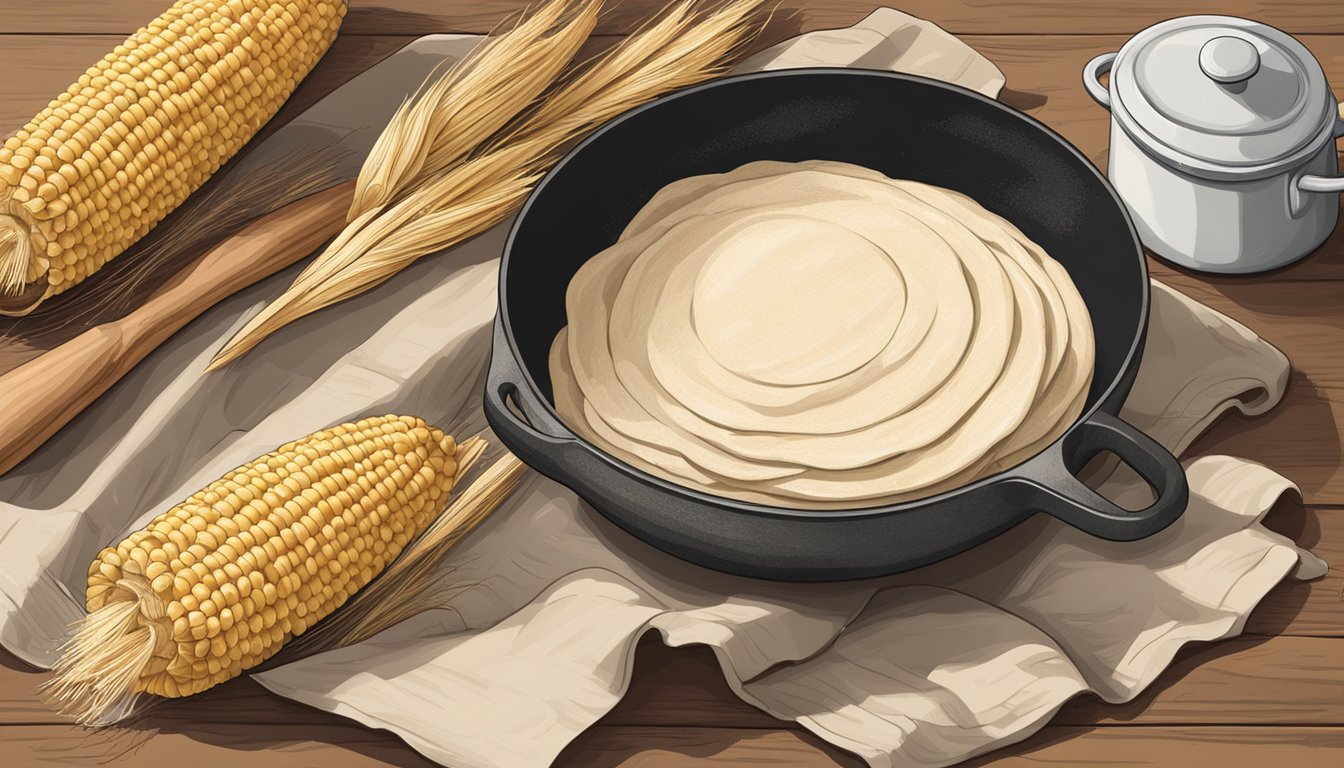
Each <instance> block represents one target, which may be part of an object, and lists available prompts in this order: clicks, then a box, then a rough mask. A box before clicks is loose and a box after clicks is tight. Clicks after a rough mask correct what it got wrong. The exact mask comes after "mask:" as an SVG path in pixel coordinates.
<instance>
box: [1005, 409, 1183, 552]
mask: <svg viewBox="0 0 1344 768" xmlns="http://www.w3.org/2000/svg"><path fill="white" fill-rule="evenodd" d="M1101 451H1111V452H1112V453H1114V454H1115V455H1116V456H1118V457H1120V460H1121V461H1123V462H1125V463H1126V464H1128V465H1129V466H1131V467H1133V468H1134V470H1135V471H1136V472H1138V473H1139V475H1140V476H1142V477H1143V479H1144V480H1145V481H1146V482H1147V483H1148V484H1149V485H1150V486H1152V488H1153V490H1154V491H1155V492H1156V493H1157V500H1156V501H1154V502H1153V503H1152V505H1150V506H1148V507H1147V508H1145V509H1140V510H1136V511H1133V512H1131V511H1129V510H1127V509H1124V508H1123V507H1120V506H1119V505H1117V504H1115V503H1114V502H1111V501H1110V500H1108V499H1106V498H1105V497H1103V496H1102V495H1101V494H1099V493H1097V492H1096V491H1094V490H1092V489H1091V488H1088V487H1087V485H1086V484H1084V483H1083V482H1082V481H1081V480H1079V479H1078V478H1077V477H1074V474H1073V471H1072V470H1070V469H1069V467H1070V466H1076V467H1081V466H1082V465H1083V464H1086V463H1087V462H1088V461H1089V460H1090V459H1091V458H1092V457H1093V456H1096V455H1097V454H1098V453H1100V452H1101ZM1018 474H1019V478H1020V480H1021V481H1022V482H1024V483H1025V484H1026V485H1027V486H1028V489H1029V493H1028V496H1029V500H1028V502H1029V503H1030V504H1032V505H1033V506H1035V507H1037V508H1039V509H1040V510H1042V511H1044V512H1047V513H1049V514H1051V515H1054V516H1055V517H1057V518H1059V519H1060V520H1063V521H1064V522H1066V523H1068V524H1069V525H1072V526H1074V527H1075V528H1078V529H1080V530H1083V531H1086V532H1087V533H1090V534H1092V535H1093V536H1098V537H1100V538H1103V539H1109V540H1111V541H1134V540H1136V539H1142V538H1144V537H1146V536H1151V535H1153V534H1154V533H1157V532H1158V531H1160V530H1162V529H1163V528H1166V527H1167V526H1168V525H1171V524H1172V523H1173V522H1174V521H1175V520H1176V518H1178V517H1180V515H1181V513H1182V512H1184V511H1185V505H1186V503H1187V502H1188V501H1189V498H1190V488H1189V486H1188V485H1187V483H1186V479H1185V470H1184V469H1183V468H1182V467H1181V464H1180V462H1178V461H1177V460H1176V457H1174V456H1172V455H1171V454H1170V453H1169V452H1168V451H1167V449H1165V448H1163V447H1162V446H1161V445H1158V443H1157V442H1156V441H1155V440H1153V439H1152V438H1151V437H1149V436H1147V435H1145V434H1144V433H1143V432H1140V431H1139V430H1137V429H1135V428H1134V427H1132V426H1130V425H1129V424H1127V423H1125V422H1124V421H1122V420H1121V419H1119V418H1117V417H1115V416H1112V415H1110V414H1108V413H1103V412H1097V413H1094V414H1093V415H1092V416H1090V417H1089V418H1088V419H1087V420H1086V421H1084V422H1083V423H1081V424H1079V425H1078V426H1077V427H1076V428H1075V429H1074V430H1073V431H1072V432H1071V433H1070V434H1069V435H1068V437H1066V438H1065V439H1064V440H1063V441H1061V442H1058V443H1056V444H1055V445H1054V446H1052V447H1051V448H1050V449H1049V450H1047V451H1046V452H1045V453H1043V454H1041V455H1039V456H1037V457H1036V458H1035V459H1032V460H1031V461H1029V462H1027V464H1025V465H1023V466H1022V467H1021V468H1020V469H1019V471H1018Z"/></svg>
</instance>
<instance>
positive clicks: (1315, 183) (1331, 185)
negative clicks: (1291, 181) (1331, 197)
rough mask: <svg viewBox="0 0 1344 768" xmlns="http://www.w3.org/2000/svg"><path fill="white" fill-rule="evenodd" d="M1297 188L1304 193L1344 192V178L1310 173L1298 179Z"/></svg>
mask: <svg viewBox="0 0 1344 768" xmlns="http://www.w3.org/2000/svg"><path fill="white" fill-rule="evenodd" d="M1297 188H1298V189H1300V190H1302V191H1303V192H1344V176H1317V175H1315V174H1310V173H1309V174H1306V175H1304V176H1299V177H1298V179H1297Z"/></svg>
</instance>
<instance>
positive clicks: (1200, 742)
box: [962, 726, 1344, 768]
mask: <svg viewBox="0 0 1344 768" xmlns="http://www.w3.org/2000/svg"><path fill="white" fill-rule="evenodd" d="M1341 761H1344V728H1338V727H1322V728H1273V727H1271V728H1256V727H1254V726H1241V727H1234V726H1230V727H1211V728H1200V727H1156V728H1155V727H1146V726H1138V727H1132V728H1130V727H1126V728H1088V727H1085V726H1047V727H1046V728H1043V729H1041V731H1040V732H1039V733H1037V734H1036V735H1035V736H1033V737H1031V738H1030V739H1028V740H1026V741H1024V742H1023V743H1021V744H1018V745H1016V746H1012V747H1008V748H1005V749H1001V750H998V751H995V752H991V753H989V754H987V755H985V756H983V757H981V758H978V759H976V760H972V761H970V762H967V763H962V766H964V768H1039V767H1040V766H1041V765H1060V766H1082V765H1086V766H1097V767H1100V766H1107V767H1109V768H1139V767H1140V766H1161V767H1162V768H1189V766H1209V765H1216V766H1219V768H1264V766H1267V765H1282V766H1289V765H1291V766H1293V768H1335V766H1338V765H1340V764H1341Z"/></svg>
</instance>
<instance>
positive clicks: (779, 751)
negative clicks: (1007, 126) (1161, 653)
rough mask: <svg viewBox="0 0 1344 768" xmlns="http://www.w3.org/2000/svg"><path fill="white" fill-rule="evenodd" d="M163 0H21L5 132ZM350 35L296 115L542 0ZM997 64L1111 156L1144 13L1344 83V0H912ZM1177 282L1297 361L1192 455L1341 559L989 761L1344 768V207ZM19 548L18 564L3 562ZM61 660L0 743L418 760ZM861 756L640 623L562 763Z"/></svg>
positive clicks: (220, 697)
mask: <svg viewBox="0 0 1344 768" xmlns="http://www.w3.org/2000/svg"><path fill="white" fill-rule="evenodd" d="M168 1H169V0H116V1H113V0H104V1H102V2H97V1H95V0H7V1H6V2H5V3H4V4H3V5H4V8H3V10H0V135H3V134H7V133H8V132H10V131H12V130H14V129H15V128H17V127H19V126H20V125H22V124H23V122H24V121H26V120H27V119H28V118H29V117H30V116H31V115H32V114H34V113H35V112H36V111H37V110H38V109H40V108H41V107H42V106H43V105H44V104H45V103H46V101H47V100H48V99H49V98H50V97H52V96H53V95H55V94H57V93H59V92H60V91H61V90H62V89H64V88H65V86H66V85H67V84H68V83H70V82H71V81H73V80H74V79H75V77H76V76H77V75H78V74H79V73H80V72H81V71H82V70H83V68H84V67H85V66H87V65H88V64H89V63H91V62H93V61H95V60H96V59H97V58H99V57H100V56H102V55H103V54H104V53H106V52H107V51H109V50H111V49H112V47H113V46H114V45H115V44H116V43H118V42H120V41H121V39H122V38H123V37H124V36H125V35H126V34H128V33H129V32H131V31H133V30H134V29H135V28H136V27H137V26H139V25H140V24H142V23H144V22H145V21H146V20H148V19H150V18H152V17H153V16H155V15H156V14H157V13H159V12H160V11H162V10H163V8H164V7H165V6H166V5H167V4H168ZM350 4H351V6H352V7H351V12H350V15H349V16H348V18H347V19H346V22H345V26H344V28H343V30H342V33H341V37H340V39H339V40H338V41H337V42H336V44H335V47H334V48H333V50H332V51H331V52H330V53H329V54H328V55H327V57H326V59H325V60H324V61H323V62H322V63H321V64H320V65H319V66H318V68H317V71H316V72H315V73H314V74H313V75H312V76H311V77H310V78H309V79H308V81H307V82H306V83H305V84H304V85H303V86H302V87H301V88H300V90H299V91H298V93H297V94H296V95H295V97H294V98H293V100H292V101H291V103H290V104H289V105H288V106H287V107H286V108H285V112H284V113H283V114H282V117H281V118H280V119H285V116H292V115H294V114H296V113H297V111H299V110H301V109H303V108H305V107H306V106H307V105H309V104H311V103H312V102H313V101H314V100H316V99H317V98H318V97H320V96H321V95H323V94H325V93H326V92H328V91H329V90H331V89H332V88H334V87H335V86H337V85H339V84H340V83H341V82H343V81H344V80H346V79H347V78H349V77H350V76H351V75H353V74H354V73H356V72H358V71H360V70H362V69H363V68H365V67H367V66H368V65H370V64H371V63H372V62H374V61H377V60H378V59H379V58H381V57H383V56H385V55H386V54H388V53H389V52H391V51H393V50H395V49H397V48H398V47H400V46H402V45H404V44H405V43H406V42H408V41H409V40H411V39H412V38H413V37H415V36H418V35H423V34H428V33H430V32H485V31H487V30H489V29H491V27H493V26H494V25H495V24H496V23H497V22H499V21H500V19H502V18H503V17H505V16H506V15H507V14H509V13H510V12H513V11H516V10H517V9H518V8H520V7H522V6H524V5H525V4H526V3H525V0H352V2H351V3H350ZM661 4H662V3H661V0H627V2H625V3H624V4H623V5H622V7H621V8H620V9H619V10H618V11H617V12H615V13H613V14H612V15H611V16H609V17H608V18H607V19H606V20H605V21H604V22H603V23H602V25H601V28H600V30H599V31H600V32H601V34H602V35H603V36H604V39H605V40H606V41H608V42H610V41H611V40H613V39H615V36H618V35H621V34H623V33H626V32H628V31H629V30H630V29H631V28H632V26H633V25H635V24H637V23H638V22H639V20H640V19H642V18H646V17H647V16H649V15H650V14H652V13H653V12H654V11H655V9H656V8H657V7H659V6H660V5H661ZM899 5H900V6H901V7H902V8H903V10H906V11H908V12H910V13H913V14H915V15H918V16H922V17H925V18H929V19H932V20H934V21H936V22H938V23H939V24H941V25H942V26H943V27H944V28H946V29H947V30H949V31H950V32H953V33H955V34H957V35H960V36H961V37H962V39H964V40H965V41H966V42H967V43H969V44H970V45H972V46H974V47H975V48H977V49H979V50H980V51H981V52H983V53H984V54H985V55H986V56H988V57H989V58H990V59H992V60H993V61H994V62H995V63H997V64H998V65H999V66H1000V67H1001V68H1002V69H1003V71H1004V73H1005V74H1006V75H1007V77H1008V88H1007V89H1006V90H1005V91H1004V93H1003V96H1002V97H1001V98H1002V100H1003V101H1005V102H1007V103H1009V104H1011V105H1013V106H1015V107H1018V108H1020V109H1023V110H1025V111H1027V112H1028V113H1030V114H1032V115H1034V116H1036V117H1037V118H1039V119H1041V120H1043V121H1045V122H1046V123H1048V124H1049V125H1051V126H1052V127H1054V128H1055V129H1056V130H1058V131H1060V132H1061V133H1062V134H1063V135H1064V136H1065V137H1066V138H1068V139H1069V140H1070V141H1072V142H1073V143H1075V144H1076V145H1078V146H1079V147H1081V148H1082V150H1083V151H1084V152H1085V153H1086V154H1087V155H1088V156H1089V157H1091V158H1092V159H1093V160H1094V161H1095V162H1097V163H1098V164H1104V162H1105V153H1106V134H1107V119H1108V116H1107V113H1106V112H1105V111H1104V110H1102V109H1100V108H1099V107H1097V106H1096V105H1094V104H1093V103H1092V102H1091V100H1090V99H1089V98H1088V97H1087V96H1086V95H1085V94H1084V92H1083V89H1082V85H1081V83H1080V81H1079V71H1080V69H1081V67H1082V65H1083V62H1085V61H1087V60H1088V59H1089V58H1090V57H1092V56H1094V55H1096V54H1097V53H1100V52H1103V51H1114V50H1116V49H1117V48H1119V46H1120V45H1121V44H1122V43H1123V42H1124V41H1125V40H1126V39H1127V38H1128V37H1129V36H1130V35H1132V34H1133V33H1135V32H1137V31H1138V30H1140V29H1142V28H1143V27H1145V26H1147V25H1149V24H1152V23H1154V22H1157V21H1160V20H1161V19H1164V18H1167V17H1170V16H1176V15H1183V14H1186V13H1226V14H1235V15H1241V16H1248V17H1253V18H1257V19H1259V20H1261V21H1265V22H1268V23H1270V24H1273V25H1274V26H1277V27H1279V28H1280V29H1283V30H1285V31H1287V32H1290V33H1293V34H1295V35H1297V36H1299V38H1300V39H1301V40H1302V41H1303V42H1304V43H1305V44H1306V45H1307V46H1308V47H1309V48H1310V49H1311V50H1312V51H1313V52H1314V53H1315V54H1316V56H1317V58H1318V59H1320V61H1321V63H1322V65H1324V67H1325V70H1326V73H1327V75H1328V76H1329V78H1330V80H1331V81H1332V82H1333V83H1334V85H1335V87H1336V89H1337V91H1344V6H1341V4H1340V2H1339V0H1300V1H1299V2H1293V3H1286V2H1284V3H1267V2H1253V1H1252V0H1221V1H1220V2H1213V1H1212V0H1208V1H1205V2H1185V3H1172V2H1169V1H1168V0H1128V1H1127V2H1119V3H1112V2H1108V3H1100V2H1078V0H1035V2H1004V1H1000V0H972V1H970V2H946V1H945V0H907V1H906V2H903V3H900V4H899ZM874 6H875V3H873V2H871V0H817V1H815V2H811V1H810V2H801V0H784V3H783V8H782V10H783V12H782V13H780V14H779V15H778V16H777V18H776V20H775V21H774V22H773V23H772V26H771V29H770V32H769V36H770V37H771V38H773V39H778V38H780V37H782V36H785V35H788V34H790V33H793V32H796V31H799V30H811V29H818V28H826V27H834V26H840V25H847V24H851V23H853V22H855V21H857V20H858V19H860V18H862V17H863V16H864V15H866V14H867V13H868V12H869V11H871V10H872V8H873V7H874ZM1152 267H1153V272H1154V274H1155V275H1157V276H1158V277H1160V278H1161V279H1163V280H1165V281H1167V282H1168V283H1170V284H1171V285H1173V286H1175V287H1177V288H1178V289H1180V290H1182V291H1185V292H1187V293H1188V294H1190V295H1192V296H1194V297H1195V298H1197V299H1199V300H1201V301H1203V302H1206V303H1207V304H1209V305H1210V306H1213V307H1215V308H1217V309H1219V310H1221V311H1223V312H1225V313H1227V314H1228V315H1231V316H1232V317H1234V318H1237V319H1238V320H1240V321H1242V322H1244V323H1246V324H1247V325H1248V326H1250V327H1251V328H1252V329H1253V330H1255V331H1256V332H1258V333H1260V334H1261V335H1262V336H1264V337H1265V338H1267V339H1268V340H1270V341H1271V342H1273V343H1274V344H1276V345H1277V346H1278V347H1279V348H1280V349H1282V350H1283V351H1284V352H1285V353H1287V354H1288V356H1289V357H1290V358H1291V359H1292V361H1293V375H1292V381H1291V385H1290V387H1289V390H1288V394H1287V397H1286V398H1285V400H1284V402H1283V403H1282V404H1281V405H1280V406H1279V407H1278V408H1277V409H1276V410H1274V411H1273V412H1272V413H1270V414H1269V415H1266V416H1264V417H1261V418H1257V419H1246V418H1242V417H1240V416H1229V417H1227V418H1225V419H1224V420H1223V421H1222V422H1221V423H1220V424H1218V425H1217V426H1215V427H1214V429H1213V430H1212V431H1211V432H1210V433H1209V434H1208V435H1206V436H1205V437H1204V438H1203V439H1201V440H1200V441H1199V443H1198V444H1197V445H1195V446H1194V447H1193V448H1192V449H1191V451H1190V455H1198V454H1206V453H1229V454H1233V455H1237V456H1243V457H1248V458H1251V459H1255V460H1257V461H1260V462H1263V463H1265V464H1267V465H1269V466H1270V467H1273V468H1274V469H1276V470H1278V471H1280V472H1282V473H1283V474H1285V475H1287V476H1288V477H1289V478H1291V479H1293V480H1294V481H1296V482H1297V483H1298V484H1299V486H1300V487H1301V491H1302V499H1301V501H1300V502H1298V501H1295V500H1290V501H1285V502H1283V503H1281V504H1280V505H1279V507H1278V508H1277V509H1275V510H1274V511H1273V512H1272V513H1271V515H1270V517H1269V521H1268V525H1269V526H1270V527H1271V528H1273V529H1274V530H1276V531H1279V532H1281V533H1283V534H1285V535H1287V536H1290V537H1292V538H1293V539H1295V540H1296V541H1298V542H1299V543H1300V544H1302V545H1304V546H1308V547H1311V548H1312V549H1314V550H1315V551H1316V552H1317V553H1319V554H1320V555H1322V556H1323V557H1325V558H1326V559H1327V560H1329V561H1331V562H1333V563H1334V564H1335V566H1336V570H1335V571H1334V572H1333V573H1332V574H1331V575H1330V576H1328V577H1326V578H1325V579H1323V580H1320V581H1316V582H1313V583H1310V584H1300V583H1288V584H1284V585H1281V586H1280V587H1278V588H1277V589H1275V590H1274V591H1273V592H1272V593H1271V594H1270V595H1269V597H1267V598H1266V599H1265V601H1264V602H1263V603H1262V604H1261V605H1260V607H1259V608H1257V609H1256V611H1255V612H1254V614H1253V615H1252V616H1251V618H1250V621H1249V622H1248V624H1247V626H1246V631H1245V634H1244V635H1243V636H1242V637H1240V638H1237V639H1234V640H1230V641H1227V642H1223V643H1218V644H1216V645H1207V646H1200V647H1191V648H1187V649H1186V651H1185V652H1183V653H1182V654H1181V656H1180V658H1179V659H1178V661H1177V663H1175V664H1174V665H1173V666H1172V668H1171V669H1170V670H1169V671H1168V672H1167V673H1166V674H1165V675H1163V676H1162V678H1161V679H1160V680H1159V681H1158V682H1157V684H1155V685H1154V686H1153V687H1152V688H1151V690H1149V691H1148V692H1147V693H1145V694H1144V695H1143V696H1141V697H1140V698H1139V699H1138V700H1137V701H1135V702H1133V703H1131V704H1128V705H1124V706H1117V707H1111V706H1106V705H1103V704H1102V703H1100V702H1099V701H1097V700H1096V699H1095V698H1093V697H1090V696H1089V697H1083V698H1080V699H1078V700H1076V701H1073V702H1071V703H1070V704H1069V705H1068V706H1066V707H1065V708H1064V710H1063V711H1062V712H1060V713H1059V715H1058V716H1057V717H1056V718H1055V719H1054V721H1053V723H1051V725H1049V726H1048V727H1047V728H1045V729H1044V730H1043V731H1042V732H1040V733H1039V734H1037V735H1036V736H1035V737H1033V738H1031V739H1029V740H1027V741H1026V742H1024V743H1023V744H1020V745H1017V746H1014V747H1010V748H1007V749H1004V750H1001V751H999V752H995V753H993V754H991V755H987V756H985V757H984V758H982V759H980V760H978V761H976V762H975V763H974V764H975V765H984V766H989V765H993V766H1028V765H1036V764H1040V763H1052V764H1063V765H1078V764H1089V765H1116V766H1119V765H1124V766H1140V765H1144V766H1146V765H1163V766H1181V767H1184V766H1189V765H1222V766H1229V767H1230V766H1265V765H1284V766H1289V765H1291V766H1294V768H1307V767H1308V766H1322V767H1324V766H1339V765H1344V470H1342V469H1341V461H1340V433H1341V427H1344V227H1341V228H1340V229H1339V231H1337V232H1336V234H1335V236H1334V237H1333V238H1332V239H1331V240H1330V241H1329V243H1327V244H1326V245H1325V246H1324V247H1323V248H1322V249H1321V250H1320V252H1318V253H1317V254H1315V255H1314V256H1313V257H1311V258H1310V259H1308V260H1307V261H1305V262H1302V263H1300V264H1298V265H1296V266H1294V267H1290V268H1288V269H1286V270H1282V271H1280V272H1277V273H1274V274H1270V275H1262V276H1257V277H1253V278H1245V279H1230V278H1209V277H1199V276H1194V275H1190V274H1186V273H1182V272H1180V271H1177V270H1174V269H1172V268H1171V267H1169V266H1166V265H1163V264H1160V263H1157V262H1153V263H1152ZM0 567H3V566H0ZM45 677H46V676H45V675H44V674H42V673H40V672H37V671H34V670H31V669H29V668H27V667H25V666H24V665H23V664H22V663H20V662H18V661H17V660H15V659H14V658H13V657H10V656H8V655H0V762H2V763H3V764H5V765H7V766H15V767H17V766H20V765H29V764H36V763H44V764H64V765H93V764H95V763H98V764H107V763H111V764H114V765H136V766H154V765H177V766H183V765H185V766H192V767H193V768H205V767H206V766H215V765H218V766H228V767H229V768H233V767H234V766H236V765H237V764H238V763H239V761H240V760H241V761H248V762H249V763H251V764H255V765H262V766H317V765H323V766H373V765H396V766H421V765H428V763H427V761H425V760H424V759H423V758H421V757H419V756H418V755H417V754H416V753H414V752H412V751H411V750H410V749H409V748H408V747H406V746H405V745H404V744H402V743H401V742H400V741H399V740H398V739H396V738H395V737H393V736H391V735H389V734H387V733H385V732H380V731H374V730H370V729H366V728H363V727H361V726H359V725H356V724H354V723H352V722H351V721H349V720H345V719H342V718H339V717H335V716H332V715H328V714H325V713H322V712H318V711H315V710H312V709H309V708H306V707H303V706H300V705H297V704H293V703H290V702H287V701H284V700H282V699H279V698H277V697H275V696H271V695H269V694H267V693H266V692H265V691H263V690H262V689H261V687H260V686H258V685H256V684H255V683H252V682H250V681H248V680H237V681H234V682H233V683H230V684H228V685H224V686H221V687H219V688H217V689H215V690H212V691H210V692H208V693H207V694H205V695H202V696H200V697H198V698H196V699H193V700H188V701H183V702H177V703H174V704H173V705H172V706H163V707H160V708H159V709H157V710H156V711H155V712H154V713H153V714H152V715H151V716H150V717H149V718H148V720H147V721H146V722H144V723H143V724H141V725H140V726H139V727H137V728H136V729H134V730H130V731H121V732H116V733H97V734H91V733H89V732H86V731H82V730H80V729H78V728H75V727H72V726H70V725H69V724H67V723H65V722H63V721H62V720H61V719H59V718H57V717H55V716H54V715H52V714H51V712H50V711H48V709H47V708H46V707H45V706H43V705H42V704H41V703H40V702H39V700H38V698H37V696H36V692H35V688H36V686H37V685H38V684H39V683H40V682H41V681H42V680H44V679H45ZM855 763H857V760H856V759H855V758H854V757H853V756H851V755H847V754H845V753H843V752H841V751H839V750H836V749H832V748H830V747H828V746H826V745H824V744H823V743H822V742H820V741H819V740H818V739H816V738H814V737H812V736H811V735H810V734H808V733H807V732H805V731H804V730H802V729H801V728H799V727H797V726H795V725H793V724H792V723H786V722H781V721H777V720H774V719H773V718H771V717H769V716H766V715H764V714H762V713H760V712H758V711H757V710H755V709H753V708H751V707H749V706H747V705H745V704H743V703H741V702H740V701H738V700H737V699H735V698H734V696H733V695H732V694H731V692H730V691H729V690H728V688H727V686H726V685H725V684H724V683H723V681H722V678H721V676H720V674H719V672H718V670H717V668H716V666H715V663H714V661H713V658H712V657H711V656H710V655H709V654H708V653H706V652H704V651H703V650H695V649H689V650H676V651H674V650H668V649H665V648H664V647H662V645H661V643H659V642H657V641H656V640H653V639H651V638H646V639H645V642H644V643H643V645H642V647H641V649H640V652H639V657H638V662H637V664H636V674H635V681H634V683H633V685H632V687H631V690H630V692H629V693H628V694H627V696H626V697H625V700H624V701H623V702H622V703H621V704H620V705H619V706H618V707H617V708H616V709H615V711H613V712H611V713H610V714H609V715H608V716H607V717H605V718H603V720H602V721H601V722H600V723H598V724H597V725H596V726H594V727H593V728H591V729H590V730H589V731H588V732H587V733H585V734H584V735H583V736H582V737H581V738H580V739H579V740H578V741H577V742H576V743H574V744H573V745H572V746H571V747H570V748H569V749H567V750H566V751H565V752H564V754H563V755H562V756H561V758H560V760H559V761H558V764H559V765H565V766H614V765H630V766H634V765H638V766H687V765H745V764H755V765H770V766H826V765H836V764H840V765H851V764H855Z"/></svg>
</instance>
